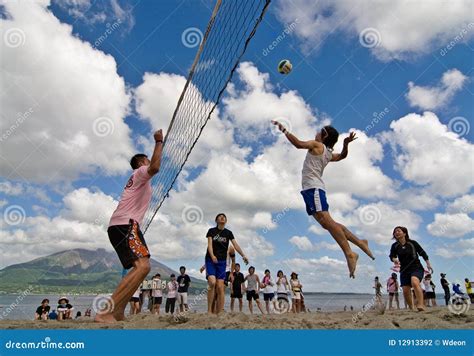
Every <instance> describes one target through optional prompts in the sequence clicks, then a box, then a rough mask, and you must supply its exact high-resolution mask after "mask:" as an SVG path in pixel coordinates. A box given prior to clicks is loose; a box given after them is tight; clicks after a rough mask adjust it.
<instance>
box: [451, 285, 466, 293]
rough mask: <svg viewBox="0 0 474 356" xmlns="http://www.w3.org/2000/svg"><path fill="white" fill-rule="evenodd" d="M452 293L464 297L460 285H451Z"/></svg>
mask: <svg viewBox="0 0 474 356" xmlns="http://www.w3.org/2000/svg"><path fill="white" fill-rule="evenodd" d="M453 292H454V294H458V295H462V296H464V292H463V291H462V290H461V285H460V284H453Z"/></svg>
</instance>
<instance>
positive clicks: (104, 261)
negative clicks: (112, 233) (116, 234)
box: [0, 249, 206, 294]
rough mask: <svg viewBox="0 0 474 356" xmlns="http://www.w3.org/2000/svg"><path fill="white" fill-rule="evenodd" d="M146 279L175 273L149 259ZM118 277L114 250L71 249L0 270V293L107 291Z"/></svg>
mask: <svg viewBox="0 0 474 356" xmlns="http://www.w3.org/2000/svg"><path fill="white" fill-rule="evenodd" d="M150 264H151V272H150V275H149V278H151V276H152V275H154V274H155V273H160V274H161V277H162V279H169V276H170V274H171V273H174V274H176V275H178V272H176V271H174V270H172V269H171V268H169V267H168V266H166V265H164V264H162V263H160V262H158V261H156V260H154V259H150ZM121 278H122V265H121V264H120V261H119V259H118V257H117V255H116V254H115V253H114V252H108V251H106V250H104V249H98V250H86V249H74V250H67V251H62V252H57V253H54V254H52V255H49V256H45V257H40V258H37V259H34V260H32V261H30V262H26V263H20V264H15V265H11V266H8V267H5V268H4V269H2V270H0V292H1V293H17V292H23V291H25V290H28V291H29V293H45V294H49V293H64V294H74V293H77V294H85V293H110V292H112V291H113V290H114V288H115V286H116V285H117V283H118V282H119V280H120V279H121ZM191 281H192V285H191V286H192V287H194V288H199V289H202V288H205V285H206V282H205V281H204V280H199V279H196V278H191Z"/></svg>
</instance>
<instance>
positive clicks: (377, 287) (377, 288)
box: [372, 277, 383, 304]
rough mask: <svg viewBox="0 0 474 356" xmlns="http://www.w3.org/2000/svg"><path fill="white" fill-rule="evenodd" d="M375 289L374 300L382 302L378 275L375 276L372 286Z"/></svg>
mask: <svg viewBox="0 0 474 356" xmlns="http://www.w3.org/2000/svg"><path fill="white" fill-rule="evenodd" d="M372 288H374V289H375V301H376V302H377V303H379V304H383V301H382V283H380V282H379V277H375V280H374V286H373V287H372Z"/></svg>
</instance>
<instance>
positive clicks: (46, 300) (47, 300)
mask: <svg viewBox="0 0 474 356" xmlns="http://www.w3.org/2000/svg"><path fill="white" fill-rule="evenodd" d="M45 302H48V303H49V299H47V298H46V299H43V301H42V302H41V304H44V303H45Z"/></svg>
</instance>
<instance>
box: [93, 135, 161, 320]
mask: <svg viewBox="0 0 474 356" xmlns="http://www.w3.org/2000/svg"><path fill="white" fill-rule="evenodd" d="M154 138H155V149H154V151H153V156H152V157H151V161H150V160H149V159H148V157H147V156H146V155H145V154H136V155H135V156H133V157H132V159H131V160H130V165H131V166H132V168H133V173H132V175H131V176H130V178H129V179H128V182H127V185H126V186H125V188H124V190H123V193H122V196H121V197H120V202H119V204H118V206H117V209H115V211H114V213H113V214H112V217H111V218H110V222H109V228H108V229H107V233H108V235H109V239H110V242H111V243H112V246H113V247H114V249H115V251H116V252H117V255H118V257H119V259H120V262H121V263H122V265H123V268H124V269H130V268H131V269H132V270H131V271H130V272H129V273H127V275H126V276H125V277H123V278H122V280H121V281H120V283H119V285H118V286H117V289H116V290H115V292H114V293H113V294H112V297H111V301H110V302H109V305H107V306H106V307H105V308H104V310H103V311H99V312H98V313H97V315H96V317H95V321H97V322H101V323H114V322H116V321H120V320H124V319H125V308H126V306H127V303H128V301H129V300H130V298H131V297H132V295H133V293H134V292H135V291H136V290H137V288H138V287H139V286H140V283H141V282H142V281H143V280H144V279H145V278H146V276H147V275H148V273H149V272H150V261H149V260H150V252H149V251H148V247H147V245H146V242H145V239H144V238H143V234H142V232H141V230H140V225H141V223H142V221H143V217H144V215H145V212H146V210H147V209H148V205H149V204H150V200H151V195H152V189H151V178H152V177H153V176H154V175H155V174H156V173H158V171H159V170H160V164H161V152H162V148H163V133H162V131H161V130H158V131H156V132H155V134H154Z"/></svg>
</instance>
